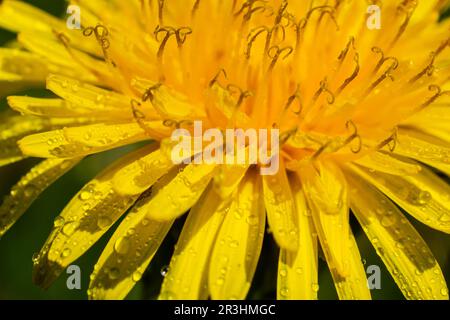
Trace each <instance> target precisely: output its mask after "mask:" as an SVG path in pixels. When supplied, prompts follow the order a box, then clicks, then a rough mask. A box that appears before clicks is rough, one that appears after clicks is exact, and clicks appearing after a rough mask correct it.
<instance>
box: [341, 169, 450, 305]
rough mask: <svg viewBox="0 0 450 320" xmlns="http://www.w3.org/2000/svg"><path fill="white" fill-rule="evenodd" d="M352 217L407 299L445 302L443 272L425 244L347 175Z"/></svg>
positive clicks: (374, 193) (383, 201) (375, 194)
mask: <svg viewBox="0 0 450 320" xmlns="http://www.w3.org/2000/svg"><path fill="white" fill-rule="evenodd" d="M348 179H349V182H350V183H351V188H352V191H351V193H350V202H351V208H352V211H353V213H354V214H355V216H356V218H357V219H358V221H359V223H360V224H361V226H362V228H363V230H364V231H365V233H366V234H367V237H368V238H369V240H370V241H371V242H372V244H373V246H374V247H375V249H376V251H377V253H378V255H379V256H380V257H381V259H382V260H383V262H384V264H385V265H386V267H387V268H388V270H389V272H390V273H391V275H392V277H393V278H394V280H395V282H396V283H397V285H398V287H399V288H400V290H401V291H402V292H403V294H404V296H405V298H407V299H421V300H422V299H448V291H447V287H446V285H445V279H444V276H443V275H442V271H441V269H440V267H439V265H438V264H437V261H436V259H435V258H434V256H433V253H432V252H431V251H430V249H429V248H428V246H427V244H426V242H425V241H424V240H423V239H422V237H421V236H420V234H419V233H418V232H417V231H416V230H415V229H414V227H413V226H412V225H411V223H410V222H409V221H408V220H407V219H406V218H405V216H404V215H403V214H402V213H401V212H400V210H399V209H398V207H397V206H396V205H395V204H393V203H392V202H391V201H390V200H389V199H388V198H386V196H384V195H383V194H382V193H381V192H380V191H378V190H376V189H375V188H373V187H372V186H370V185H369V184H368V183H367V182H364V180H362V179H361V178H360V177H358V176H356V175H354V174H352V173H349V174H348Z"/></svg>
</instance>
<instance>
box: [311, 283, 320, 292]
mask: <svg viewBox="0 0 450 320" xmlns="http://www.w3.org/2000/svg"><path fill="white" fill-rule="evenodd" d="M311 289H312V291H314V292H319V285H318V284H317V283H313V284H312V286H311Z"/></svg>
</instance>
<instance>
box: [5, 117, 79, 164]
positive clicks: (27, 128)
mask: <svg viewBox="0 0 450 320" xmlns="http://www.w3.org/2000/svg"><path fill="white" fill-rule="evenodd" d="M78 120H80V119H78V118H71V119H63V120H59V119H39V118H36V117H32V116H11V115H10V114H9V113H8V112H6V113H3V114H0V121H1V122H2V124H1V125H0V166H3V165H7V164H9V163H12V162H15V161H19V160H22V159H24V158H26V157H27V156H26V155H24V154H23V153H22V152H21V150H20V149H19V146H18V145H17V141H18V140H20V139H22V138H23V137H25V136H27V135H29V134H33V133H36V132H40V131H44V130H52V129H55V128H60V127H62V126H64V125H70V124H75V123H77V121H78Z"/></svg>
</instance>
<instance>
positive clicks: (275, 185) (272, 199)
mask: <svg viewBox="0 0 450 320" xmlns="http://www.w3.org/2000/svg"><path fill="white" fill-rule="evenodd" d="M262 180H263V187H264V188H263V189H264V203H265V206H266V211H267V220H268V223H269V227H270V230H271V231H272V234H273V236H274V238H275V241H276V242H277V243H278V245H279V246H280V247H281V248H284V249H287V250H290V251H296V250H297V246H298V232H299V230H298V227H297V226H298V222H297V216H296V212H295V203H294V198H293V197H292V192H291V187H290V186H289V181H288V178H287V174H286V170H285V168H284V164H283V163H282V162H280V169H279V170H278V172H277V173H276V174H275V175H272V176H263V178H262Z"/></svg>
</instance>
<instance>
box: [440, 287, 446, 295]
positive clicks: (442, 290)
mask: <svg viewBox="0 0 450 320" xmlns="http://www.w3.org/2000/svg"><path fill="white" fill-rule="evenodd" d="M441 295H443V296H444V297H446V296H447V295H448V289H447V288H445V287H444V288H442V289H441Z"/></svg>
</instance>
